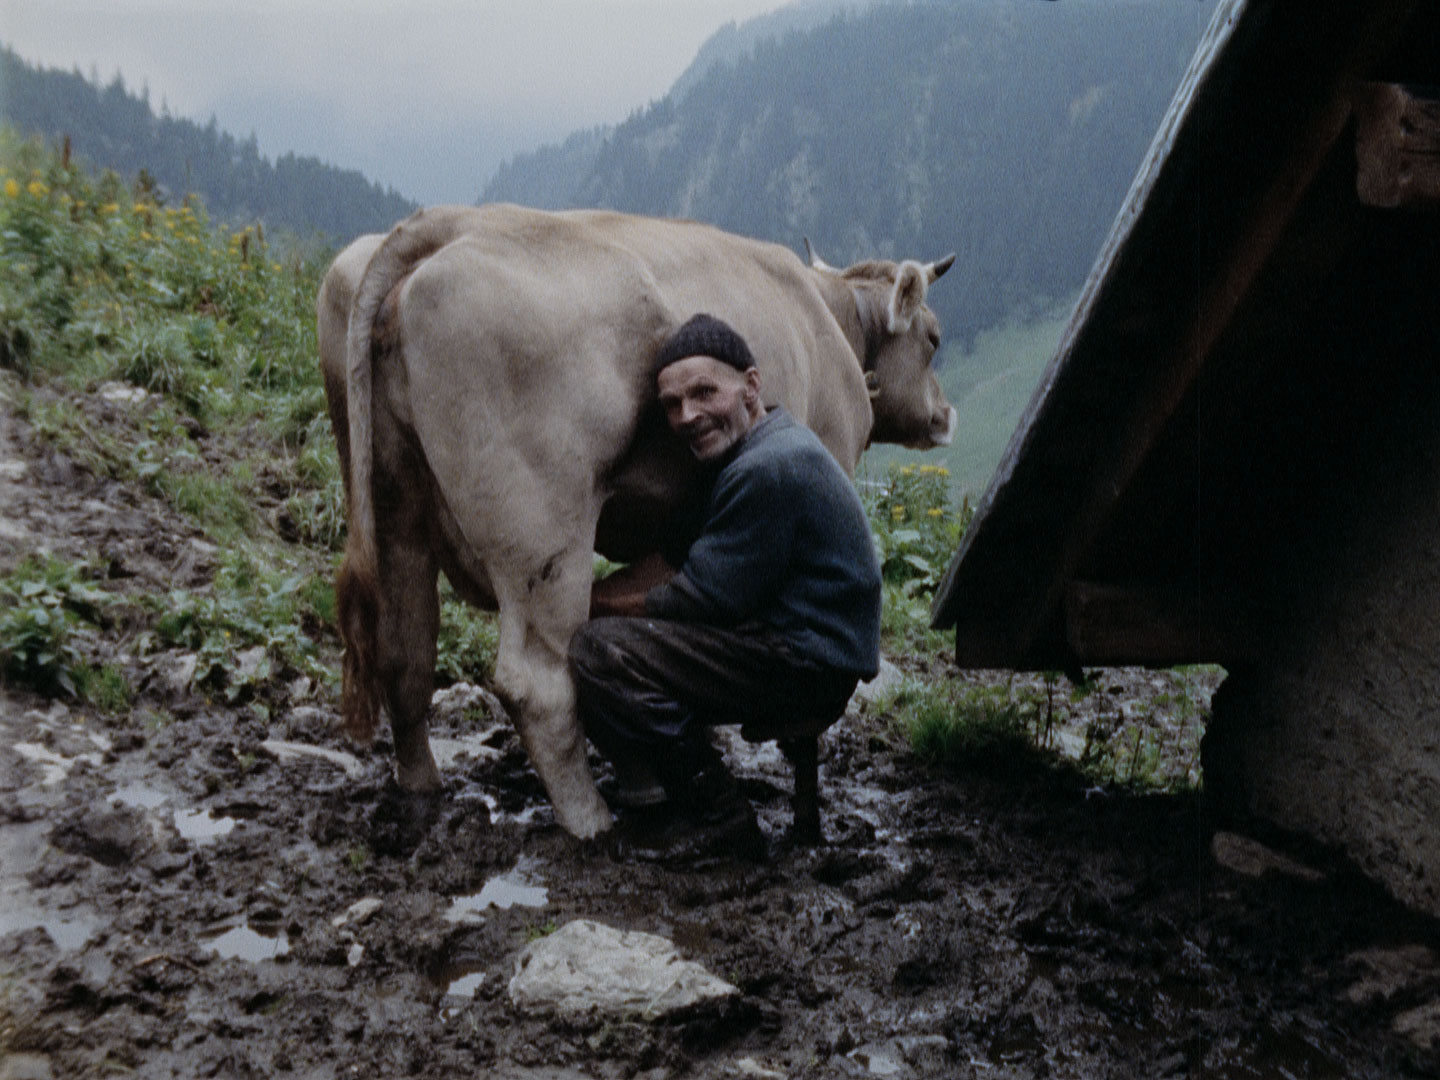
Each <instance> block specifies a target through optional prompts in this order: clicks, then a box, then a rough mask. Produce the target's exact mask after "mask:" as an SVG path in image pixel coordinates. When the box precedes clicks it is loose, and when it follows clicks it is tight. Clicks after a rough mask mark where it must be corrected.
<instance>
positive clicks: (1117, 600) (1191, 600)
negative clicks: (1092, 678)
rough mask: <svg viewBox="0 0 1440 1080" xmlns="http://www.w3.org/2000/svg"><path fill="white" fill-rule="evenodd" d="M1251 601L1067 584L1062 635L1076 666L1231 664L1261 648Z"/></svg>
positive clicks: (1146, 587)
mask: <svg viewBox="0 0 1440 1080" xmlns="http://www.w3.org/2000/svg"><path fill="white" fill-rule="evenodd" d="M1259 614H1260V610H1259V607H1258V605H1257V604H1256V602H1255V601H1253V600H1252V601H1248V602H1239V601H1237V600H1235V599H1234V598H1227V599H1221V598H1216V597H1213V596H1207V597H1203V598H1202V597H1201V596H1200V595H1199V594H1198V593H1196V592H1194V591H1191V592H1185V591H1182V590H1179V589H1175V588H1170V587H1165V586H1156V585H1128V586H1127V585H1112V584H1102V583H1096V582H1087V581H1073V582H1071V583H1070V584H1069V586H1068V587H1067V589H1066V591H1065V634H1066V638H1067V641H1068V643H1069V645H1070V648H1071V649H1072V650H1073V651H1074V653H1075V657H1076V659H1077V660H1078V661H1079V662H1080V663H1081V664H1094V665H1099V666H1108V665H1123V664H1145V665H1154V666H1169V665H1172V664H1185V663H1196V662H1205V663H1222V664H1234V663H1236V662H1238V661H1242V660H1253V659H1255V658H1256V657H1257V656H1259V655H1260V653H1261V652H1262V650H1263V648H1264V641H1263V635H1259V634H1258V632H1257V631H1256V630H1255V627H1257V626H1259V625H1262V622H1261V620H1260V618H1259V617H1258V616H1259Z"/></svg>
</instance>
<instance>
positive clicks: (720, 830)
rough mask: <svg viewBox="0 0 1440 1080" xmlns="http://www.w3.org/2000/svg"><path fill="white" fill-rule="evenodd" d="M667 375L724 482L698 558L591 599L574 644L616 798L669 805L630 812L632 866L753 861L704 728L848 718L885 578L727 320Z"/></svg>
mask: <svg viewBox="0 0 1440 1080" xmlns="http://www.w3.org/2000/svg"><path fill="white" fill-rule="evenodd" d="M654 372H655V385H656V390H657V392H658V397H659V402H660V406H661V408H662V409H663V410H664V412H665V417H666V420H667V421H668V423H669V425H670V428H671V430H673V431H674V432H675V434H676V435H678V436H679V437H680V438H682V439H684V440H685V441H686V442H687V443H688V444H689V447H690V450H691V452H692V453H693V454H694V455H695V457H696V458H697V459H699V460H700V461H701V462H703V463H705V464H706V465H707V466H709V467H710V470H712V471H711V475H712V476H713V482H712V484H711V487H710V490H709V494H708V498H707V499H706V501H705V504H704V507H703V512H702V513H701V514H700V515H699V523H698V530H696V534H695V536H694V539H693V542H692V543H690V544H689V546H688V549H685V550H680V551H674V552H669V553H667V554H668V555H669V556H670V557H669V559H668V560H667V559H665V558H662V557H659V556H655V557H651V558H650V559H647V560H642V561H641V562H639V563H636V564H634V565H632V566H630V567H627V568H626V569H625V570H623V571H621V572H620V573H618V574H616V575H612V576H611V577H610V578H607V579H605V580H604V581H603V582H601V583H600V584H598V585H597V586H596V587H595V589H594V593H593V596H592V603H591V614H592V615H593V616H599V617H597V618H593V619H592V620H591V621H590V622H588V623H586V624H585V625H584V626H582V627H581V629H580V630H579V631H578V632H577V633H576V635H575V637H574V639H573V640H572V642H571V645H570V669H571V673H572V675H573V676H574V679H575V687H576V694H577V698H578V709H579V714H580V719H581V721H582V722H583V724H584V725H585V731H586V734H587V735H588V736H589V738H590V740H591V742H593V743H594V744H595V746H596V747H597V748H598V749H599V750H600V752H601V753H603V754H604V755H605V756H606V757H608V758H609V759H610V761H611V762H612V763H613V764H614V765H615V767H616V773H617V777H618V778H619V785H618V790H617V792H616V794H615V798H614V801H615V802H617V804H620V805H622V806H624V805H630V806H632V807H634V806H637V805H638V806H644V805H650V806H652V807H653V806H655V805H656V804H660V806H661V809H660V810H658V811H657V810H651V811H650V812H649V814H648V815H637V816H636V817H632V818H631V821H632V822H633V821H635V820H637V818H638V819H639V820H640V821H641V824H640V825H639V826H637V827H636V829H635V830H634V831H635V832H636V833H637V834H638V836H631V837H630V841H631V845H630V846H631V850H632V852H633V853H634V854H636V855H638V856H641V857H644V856H645V855H647V854H650V855H653V856H654V857H658V858H662V859H663V858H666V857H669V856H675V857H680V856H685V855H696V856H700V855H710V854H720V853H726V852H728V853H734V854H740V855H748V856H752V857H758V856H759V855H760V854H762V853H763V850H764V843H763V837H762V836H761V834H760V830H759V827H758V825H757V824H756V821H755V814H754V810H753V808H752V807H751V806H750V804H749V802H748V801H747V800H746V799H745V798H744V797H743V796H742V795H741V793H740V791H739V789H738V787H737V785H736V783H735V781H734V779H733V778H732V777H731V776H730V775H729V773H728V772H727V771H726V770H725V767H724V764H723V762H722V761H721V759H720V756H719V754H718V753H717V752H716V751H715V750H714V748H713V747H712V746H711V745H710V741H709V736H708V728H709V726H710V725H712V724H716V723H739V722H741V721H744V722H745V723H747V724H751V725H752V726H756V727H759V728H760V729H761V730H767V729H768V730H774V731H776V732H777V733H778V732H783V731H784V729H785V726H786V724H787V723H793V722H795V721H796V720H797V719H805V718H810V719H812V720H813V719H814V718H815V717H817V716H820V717H824V716H829V717H835V716H838V715H839V714H840V713H841V711H842V710H843V709H844V706H845V702H846V701H847V700H848V699H849V697H850V694H851V693H852V692H853V690H854V688H855V684H856V682H857V681H858V680H859V679H862V678H865V679H868V678H872V677H873V676H874V675H875V673H876V671H877V670H878V669H879V662H880V567H879V564H878V562H877V560H876V557H875V549H874V544H873V542H872V541H871V537H870V530H869V525H868V523H867V521H866V519H865V512H864V509H863V508H862V507H861V505H860V499H859V497H858V496H857V495H856V492H855V488H854V486H853V484H852V483H851V481H850V478H849V477H848V476H847V475H846V474H845V472H844V471H843V470H842V469H841V468H840V466H839V465H838V464H837V463H836V462H835V459H834V458H832V457H831V456H830V453H829V451H827V450H826V449H825V447H824V446H823V445H822V444H821V442H820V440H819V439H818V438H816V437H815V435H814V434H813V433H812V432H810V431H809V430H807V429H806V428H804V427H801V426H800V425H799V424H797V423H796V422H795V420H794V419H793V418H792V417H791V416H790V415H789V413H787V412H786V411H785V410H784V409H783V408H775V409H771V410H770V411H769V412H767V411H766V410H765V407H764V405H763V404H762V403H761V399H760V389H761V385H760V371H759V369H758V368H756V366H755V362H754V358H753V356H752V355H751V353H750V349H749V347H748V346H747V345H746V343H745V341H744V340H743V339H742V338H741V337H740V335H739V334H737V333H736V332H735V331H734V330H733V329H731V328H730V326H728V325H727V324H726V323H724V322H722V321H721V320H719V319H716V318H713V317H712V316H709V315H696V316H695V317H694V318H693V319H691V320H690V321H689V322H687V323H686V324H685V325H684V326H682V327H680V329H679V330H677V331H676V332H675V333H674V334H673V335H672V336H671V337H670V338H669V339H668V340H667V341H666V342H665V344H664V345H663V346H662V348H661V350H660V353H659V355H658V356H657V358H656V361H655V364H654ZM676 565H678V567H679V569H678V570H675V569H674V567H675V566H676ZM647 817H648V819H649V825H648V826H647V825H646V818H647ZM657 818H658V819H661V820H663V822H664V825H663V827H659V826H656V825H655V821H656V819H657ZM622 827H624V825H623V823H622Z"/></svg>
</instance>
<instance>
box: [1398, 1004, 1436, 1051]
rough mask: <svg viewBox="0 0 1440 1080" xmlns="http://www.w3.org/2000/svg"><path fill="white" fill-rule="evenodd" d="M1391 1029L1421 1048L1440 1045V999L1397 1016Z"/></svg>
mask: <svg viewBox="0 0 1440 1080" xmlns="http://www.w3.org/2000/svg"><path fill="white" fill-rule="evenodd" d="M1390 1030H1392V1031H1393V1032H1395V1034H1396V1035H1401V1036H1403V1037H1404V1038H1407V1039H1409V1040H1410V1041H1411V1042H1412V1043H1414V1044H1415V1045H1416V1046H1418V1047H1419V1048H1420V1049H1421V1050H1434V1049H1435V1048H1436V1047H1437V1046H1440V1001H1429V1002H1426V1003H1425V1004H1424V1005H1421V1006H1419V1007H1417V1008H1414V1009H1409V1010H1407V1011H1405V1012H1403V1013H1401V1014H1400V1015H1399V1016H1397V1017H1395V1019H1394V1021H1393V1022H1392V1023H1391V1024H1390Z"/></svg>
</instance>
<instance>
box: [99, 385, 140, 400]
mask: <svg viewBox="0 0 1440 1080" xmlns="http://www.w3.org/2000/svg"><path fill="white" fill-rule="evenodd" d="M99 393H100V396H101V397H102V398H104V399H105V400H106V401H113V402H114V403H115V404H117V405H138V404H140V402H142V401H144V400H145V399H146V398H147V397H149V396H150V395H149V393H148V392H147V391H145V390H144V389H143V388H141V387H139V386H131V385H130V384H129V383H122V382H107V383H101V384H100V387H99Z"/></svg>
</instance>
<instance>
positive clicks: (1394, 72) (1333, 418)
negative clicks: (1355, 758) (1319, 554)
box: [932, 0, 1440, 670]
mask: <svg viewBox="0 0 1440 1080" xmlns="http://www.w3.org/2000/svg"><path fill="white" fill-rule="evenodd" d="M1437 9H1440V4H1434V3H1431V2H1428V0H1306V2H1305V3H1296V2H1295V0H1222V2H1221V3H1220V4H1219V5H1218V7H1217V10H1216V12H1215V17H1214V19H1213V21H1212V23H1211V25H1210V27H1209V29H1208V31H1207V32H1206V35H1205V37H1204V39H1203V40H1202V42H1201V44H1200V46H1199V48H1198V50H1197V52H1196V55H1195V58H1194V61H1193V62H1192V65H1191V67H1190V69H1189V71H1188V72H1187V74H1186V76H1185V78H1184V80H1183V82H1182V84H1181V86H1180V87H1179V89H1178V91H1177V93H1176V96H1175V99H1174V102H1173V104H1172V105H1171V107H1170V110H1169V111H1168V113H1167V115H1166V117H1165V119H1164V121H1163V123H1162V125H1161V128H1160V130H1159V132H1158V133H1157V135H1156V137H1155V140H1154V142H1153V144H1152V146H1151V148H1150V151H1149V153H1148V154H1147V157H1146V160H1145V161H1144V163H1143V164H1142V166H1141V169H1140V171H1139V173H1138V175H1137V176H1136V179H1135V181H1134V184H1133V186H1132V188H1131V190H1130V193H1129V195H1128V196H1127V198H1126V201H1125V204H1124V207H1123V208H1122V210H1121V212H1120V214H1119V216H1118V217H1117V219H1116V222H1115V225H1114V228H1113V230H1112V232H1111V234H1110V237H1109V239H1108V240H1107V242H1106V244H1105V246H1104V248H1103V250H1102V251H1101V252H1100V254H1099V257H1098V260H1097V262H1096V264H1095V267H1094V269H1093V271H1092V273H1091V275H1090V277H1089V280H1088V281H1087V283H1086V285H1085V288H1084V291H1083V294H1082V296H1081V299H1080V301H1079V303H1078V305H1077V307H1076V310H1075V313H1074V315H1073V317H1072V319H1071V322H1070V324H1069V326H1068V328H1067V330H1066V332H1065V334H1064V337H1063V339H1062V341H1061V343H1060V346H1059V349H1058V351H1057V353H1056V355H1055V357H1054V358H1053V360H1052V361H1051V363H1050V365H1049V366H1048V368H1047V369H1046V371H1045V374H1044V376H1043V377H1042V379H1041V382H1040V385H1039V387H1038V388H1037V390H1036V392H1035V395H1034V397H1033V398H1032V400H1031V402H1030V404H1029V406H1028V407H1027V409H1026V411H1025V413H1024V415H1023V417H1022V419H1021V421H1020V424H1019V427H1018V429H1017V430H1016V432H1015V434H1014V436H1013V438H1012V440H1011V442H1010V445H1009V448H1008V450H1007V451H1006V453H1005V456H1004V458H1003V460H1002V462H1001V464H1000V466H999V469H998V470H997V473H996V475H995V477H994V479H993V481H992V483H991V485H990V487H989V489H988V490H987V492H986V493H985V495H984V497H983V498H982V500H981V502H980V505H979V507H978V509H977V512H976V516H975V519H974V522H973V523H972V525H971V527H970V529H969V531H968V532H967V534H966V536H965V537H964V539H963V541H962V543H961V546H960V549H959V551H958V552H957V554H956V556H955V559H954V561H953V562H952V564H951V566H950V568H949V570H948V572H947V574H946V576H945V579H944V581H943V582H942V584H941V586H940V589H939V592H938V593H937V596H936V601H935V605H934V609H933V612H932V615H933V621H934V624H935V626H937V627H940V628H944V627H950V626H953V627H955V634H956V651H957V655H958V658H959V660H960V662H961V663H962V664H965V665H967V666H977V667H981V666H985V667H1015V668H1053V669H1067V670H1074V669H1075V668H1076V667H1078V666H1080V665H1092V664H1093V665H1103V664H1122V663H1149V664H1173V663H1182V662H1194V661H1218V662H1221V663H1227V662H1235V661H1237V660H1239V659H1243V658H1245V657H1247V656H1249V655H1251V654H1252V653H1253V652H1254V650H1255V646H1256V644H1257V642H1256V640H1255V639H1256V637H1257V636H1258V635H1263V634H1264V633H1266V632H1267V629H1266V624H1265V621H1264V619H1261V618H1252V617H1251V612H1250V610H1249V609H1250V608H1251V607H1253V606H1254V605H1255V603H1256V601H1255V599H1254V598H1255V597H1256V596H1257V595H1258V593H1257V585H1258V584H1259V583H1261V582H1263V581H1264V580H1267V579H1268V577H1269V576H1273V573H1274V567H1275V565H1276V563H1277V560H1282V561H1283V559H1284V558H1285V550H1286V548H1285V545H1287V544H1293V543H1294V542H1295V537H1296V531H1295V523H1296V522H1299V521H1300V520H1301V517H1302V516H1303V515H1300V514H1299V508H1300V506H1301V500H1302V499H1311V498H1316V497H1323V493H1324V482H1325V481H1324V478H1323V476H1320V475H1318V474H1317V471H1316V469H1315V468H1314V467H1313V462H1314V461H1317V460H1320V459H1322V458H1323V456H1324V447H1325V440H1326V439H1327V438H1328V439H1333V438H1335V437H1337V433H1338V432H1340V431H1342V430H1344V427H1343V425H1344V424H1349V423H1356V422H1361V421H1362V420H1368V419H1369V418H1370V417H1371V413H1369V412H1367V413H1365V414H1364V415H1363V416H1361V415H1358V414H1357V415H1349V416H1347V410H1351V411H1352V412H1353V411H1354V410H1355V409H1358V408H1359V406H1352V405H1351V404H1350V403H1351V402H1352V401H1353V400H1355V399H1356V392H1355V390H1354V387H1355V386H1356V385H1361V384H1364V383H1365V382H1366V380H1367V378H1368V376H1367V375H1366V374H1365V372H1363V371H1360V370H1358V369H1357V368H1356V367H1355V364H1356V362H1357V361H1356V359H1355V358H1356V356H1357V355H1362V356H1369V355H1371V354H1374V355H1383V356H1384V357H1385V358H1386V359H1385V361H1384V363H1383V364H1381V365H1380V366H1381V367H1382V368H1383V369H1384V371H1383V372H1382V373H1381V375H1380V376H1379V377H1380V378H1381V381H1382V382H1383V383H1384V384H1385V386H1386V387H1387V389H1386V390H1385V393H1386V394H1388V395H1389V398H1388V400H1392V401H1393V400H1395V399H1396V398H1397V397H1398V398H1399V399H1400V400H1401V401H1402V402H1403V399H1404V396H1405V395H1404V385H1405V379H1406V378H1407V377H1408V376H1407V375H1406V374H1405V373H1406V372H1407V371H1410V370H1413V368H1414V365H1416V364H1419V363H1428V364H1430V365H1431V366H1432V367H1433V365H1434V363H1435V359H1436V357H1437V355H1440V349H1437V342H1440V337H1437V336H1436V334H1437V331H1440V327H1437V326H1436V325H1435V321H1434V320H1435V316H1434V315H1433V310H1434V309H1436V308H1440V271H1437V267H1436V259H1437V256H1436V252H1437V251H1440V232H1437V222H1440V214H1434V213H1430V212H1427V211H1433V210H1434V209H1435V207H1436V205H1437V201H1440V200H1437V196H1440V182H1437V164H1440V154H1437V151H1440V140H1437V138H1436V133H1437V128H1440V107H1437V103H1436V101H1435V100H1434V99H1435V98H1440V90H1435V89H1433V88H1430V89H1427V88H1426V84H1440V12H1437ZM1417 84H1418V85H1417ZM1377 334H1378V335H1379V337H1380V339H1382V340H1379V341H1378V342H1377V339H1376V336H1375V335H1377ZM1426 357H1428V358H1429V359H1428V360H1426V359H1425V358H1426ZM1387 373H1388V374H1387ZM1360 396H1361V397H1363V396H1364V395H1360ZM1375 407H1376V408H1379V407H1380V406H1379V405H1378V404H1377V405H1376V406H1375ZM1367 408H1369V406H1367ZM1292 511H1294V512H1293V513H1292ZM1287 515H1289V516H1288V517H1287ZM1282 526H1287V527H1282ZM1282 541H1283V543H1282Z"/></svg>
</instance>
